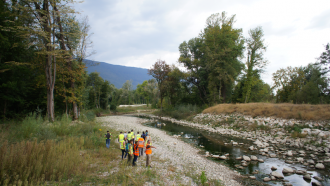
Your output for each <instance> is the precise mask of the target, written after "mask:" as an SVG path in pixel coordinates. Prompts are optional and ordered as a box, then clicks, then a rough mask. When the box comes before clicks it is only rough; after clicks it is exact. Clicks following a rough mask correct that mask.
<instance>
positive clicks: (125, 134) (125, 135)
mask: <svg viewBox="0 0 330 186" xmlns="http://www.w3.org/2000/svg"><path fill="white" fill-rule="evenodd" d="M124 138H126V139H127V133H126V131H125V132H124Z"/></svg>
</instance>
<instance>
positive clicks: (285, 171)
mask: <svg viewBox="0 0 330 186" xmlns="http://www.w3.org/2000/svg"><path fill="white" fill-rule="evenodd" d="M282 173H283V174H288V173H294V170H293V169H291V168H289V167H285V168H283V170H282Z"/></svg>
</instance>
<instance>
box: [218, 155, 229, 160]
mask: <svg viewBox="0 0 330 186" xmlns="http://www.w3.org/2000/svg"><path fill="white" fill-rule="evenodd" d="M219 159H221V160H225V159H227V157H226V156H220V157H219Z"/></svg>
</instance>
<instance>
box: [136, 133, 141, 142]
mask: <svg viewBox="0 0 330 186" xmlns="http://www.w3.org/2000/svg"><path fill="white" fill-rule="evenodd" d="M139 138H141V135H140V132H137V134H136V141H139Z"/></svg>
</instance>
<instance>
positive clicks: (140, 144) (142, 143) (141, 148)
mask: <svg viewBox="0 0 330 186" xmlns="http://www.w3.org/2000/svg"><path fill="white" fill-rule="evenodd" d="M138 142H139V143H138V144H139V157H140V156H143V148H144V139H143V138H139V140H138Z"/></svg>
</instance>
